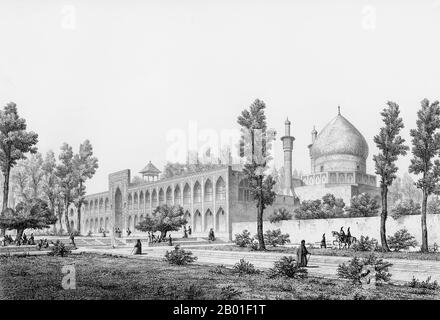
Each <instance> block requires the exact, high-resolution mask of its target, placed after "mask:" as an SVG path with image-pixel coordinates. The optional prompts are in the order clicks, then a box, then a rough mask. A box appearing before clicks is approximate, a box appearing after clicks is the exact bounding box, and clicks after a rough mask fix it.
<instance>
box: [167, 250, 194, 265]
mask: <svg viewBox="0 0 440 320" xmlns="http://www.w3.org/2000/svg"><path fill="white" fill-rule="evenodd" d="M196 260H197V257H194V256H193V254H192V252H191V251H185V250H183V249H182V248H180V246H179V245H177V246H175V247H174V250H173V251H167V252H166V253H165V261H167V262H168V263H169V264H175V265H179V266H181V265H185V264H188V263H192V262H194V261H196Z"/></svg>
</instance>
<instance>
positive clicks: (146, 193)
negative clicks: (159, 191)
mask: <svg viewBox="0 0 440 320" xmlns="http://www.w3.org/2000/svg"><path fill="white" fill-rule="evenodd" d="M150 200H151V199H150V191H149V190H146V191H145V204H146V205H147V208H150V202H151V201H150Z"/></svg>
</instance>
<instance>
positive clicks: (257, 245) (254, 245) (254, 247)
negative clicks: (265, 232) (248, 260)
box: [248, 239, 260, 251]
mask: <svg viewBox="0 0 440 320" xmlns="http://www.w3.org/2000/svg"><path fill="white" fill-rule="evenodd" d="M248 247H249V248H251V250H254V251H257V250H258V249H259V248H260V243H259V242H258V240H257V239H253V240H252V241H251V243H250V244H248Z"/></svg>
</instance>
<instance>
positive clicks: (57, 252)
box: [49, 240, 72, 257]
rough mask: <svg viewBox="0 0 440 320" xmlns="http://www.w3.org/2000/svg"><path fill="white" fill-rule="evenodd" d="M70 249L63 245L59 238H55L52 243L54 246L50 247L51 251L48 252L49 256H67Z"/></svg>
mask: <svg viewBox="0 0 440 320" xmlns="http://www.w3.org/2000/svg"><path fill="white" fill-rule="evenodd" d="M71 252H72V250H70V249H69V248H68V247H66V246H65V245H64V243H62V242H61V241H60V240H57V241H56V242H55V243H54V246H53V247H52V249H51V251H50V252H49V255H50V256H57V257H67V256H68V255H69V254H70V253H71Z"/></svg>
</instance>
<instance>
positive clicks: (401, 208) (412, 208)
mask: <svg viewBox="0 0 440 320" xmlns="http://www.w3.org/2000/svg"><path fill="white" fill-rule="evenodd" d="M416 214H421V211H420V204H418V203H416V202H414V200H412V199H410V200H404V201H402V202H399V203H398V204H397V205H396V206H395V207H394V208H393V209H392V210H391V216H392V217H393V219H399V218H400V217H403V216H410V215H416Z"/></svg>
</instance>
